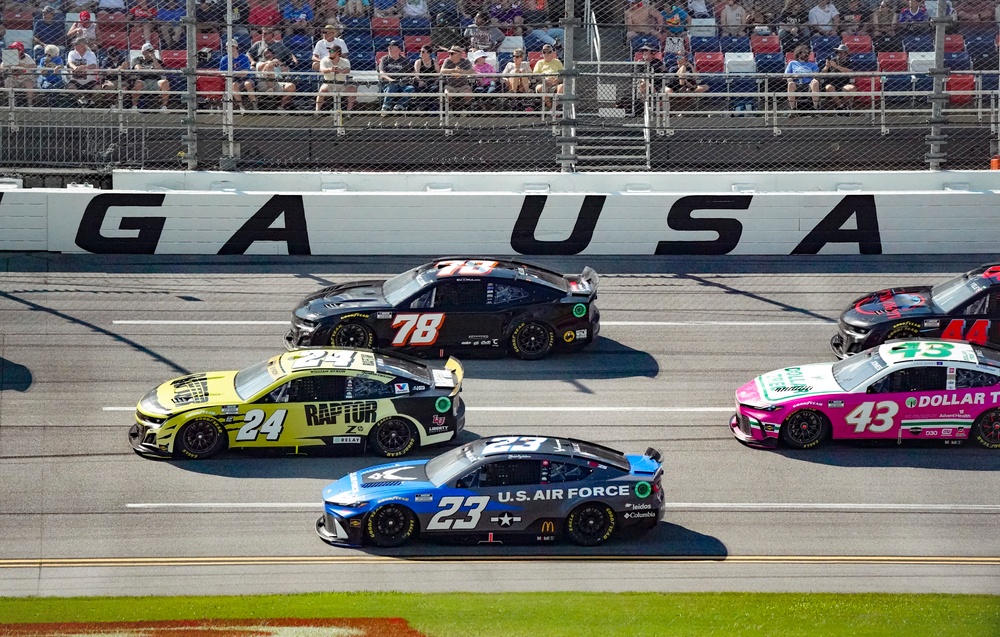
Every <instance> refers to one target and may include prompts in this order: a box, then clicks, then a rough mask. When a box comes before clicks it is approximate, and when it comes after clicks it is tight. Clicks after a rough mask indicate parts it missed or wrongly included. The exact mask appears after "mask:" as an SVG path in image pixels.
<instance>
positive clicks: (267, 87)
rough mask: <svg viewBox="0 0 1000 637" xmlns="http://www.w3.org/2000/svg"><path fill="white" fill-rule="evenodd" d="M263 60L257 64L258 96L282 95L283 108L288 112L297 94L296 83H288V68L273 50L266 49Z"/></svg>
mask: <svg viewBox="0 0 1000 637" xmlns="http://www.w3.org/2000/svg"><path fill="white" fill-rule="evenodd" d="M262 56H263V58H262V59H261V60H260V61H259V62H257V63H256V65H255V68H256V69H257V86H256V89H257V94H258V95H260V94H261V93H264V94H270V95H275V94H277V95H281V104H280V106H281V108H282V109H284V110H288V109H289V108H291V105H292V97H293V96H294V94H295V83H294V82H290V81H286V78H288V77H289V76H288V68H287V67H286V66H285V65H284V64H283V62H282V60H280V59H279V58H278V57H277V56H276V55H275V54H274V51H273V50H272V49H271V48H266V49H264V52H263V53H262Z"/></svg>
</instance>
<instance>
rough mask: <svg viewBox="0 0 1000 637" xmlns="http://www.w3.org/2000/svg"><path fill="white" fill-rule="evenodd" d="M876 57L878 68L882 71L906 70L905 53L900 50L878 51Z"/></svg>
mask: <svg viewBox="0 0 1000 637" xmlns="http://www.w3.org/2000/svg"><path fill="white" fill-rule="evenodd" d="M877 59H878V70H879V71H882V72H884V73H893V72H895V71H906V70H907V60H906V54H905V53H902V52H900V51H891V52H885V53H879V54H878V56H877Z"/></svg>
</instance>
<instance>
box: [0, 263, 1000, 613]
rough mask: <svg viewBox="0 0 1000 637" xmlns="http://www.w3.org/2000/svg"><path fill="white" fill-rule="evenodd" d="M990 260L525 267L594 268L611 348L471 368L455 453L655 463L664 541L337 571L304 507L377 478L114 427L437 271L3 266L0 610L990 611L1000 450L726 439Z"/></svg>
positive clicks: (350, 559)
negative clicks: (513, 443)
mask: <svg viewBox="0 0 1000 637" xmlns="http://www.w3.org/2000/svg"><path fill="white" fill-rule="evenodd" d="M988 260H990V257H989V256H981V257H962V258H961V259H941V258H931V257H917V258H914V257H906V258H900V257H857V256H853V257H849V256H840V257H837V256H819V257H798V258H792V257H788V258H760V257H758V258H745V257H713V258H698V257H688V258H665V257H650V258H638V259H637V258H631V257H630V258H627V259H616V258H583V257H560V258H551V259H536V261H538V262H541V263H545V264H547V265H551V266H554V267H556V268H559V269H562V270H563V271H579V270H580V269H581V268H582V267H583V266H584V265H592V266H593V267H594V268H595V269H596V270H597V271H598V272H599V273H600V275H601V281H600V296H599V300H598V305H599V307H600V308H601V311H602V317H603V320H604V323H605V325H604V327H603V331H602V334H601V338H600V339H599V340H598V342H596V343H595V344H594V345H593V346H591V347H590V348H588V349H587V350H586V351H584V352H583V353H582V354H579V355H572V356H560V357H554V358H550V359H547V360H544V361H539V362H522V361H517V360H514V359H506V360H500V361H496V360H471V359H470V360H466V361H465V364H466V372H467V376H466V382H465V389H464V394H463V396H464V398H465V400H466V402H467V404H468V406H469V412H468V419H467V427H468V433H467V434H466V435H465V437H464V438H463V439H471V438H472V437H474V436H486V435H494V434H501V433H531V434H542V435H546V434H552V435H557V434H558V435H566V436H574V437H578V438H583V439H590V440H594V441H596V442H600V443H604V444H608V445H612V446H615V447H618V448H620V449H623V450H626V451H630V452H641V451H643V450H644V449H645V448H646V447H647V446H649V445H652V446H654V447H656V448H658V449H660V450H661V451H662V452H663V455H664V463H665V471H666V475H665V479H664V487H665V491H666V501H667V503H668V506H667V508H666V510H665V511H664V515H663V517H662V520H661V522H660V524H659V525H658V527H657V528H656V529H655V530H653V531H652V532H650V533H649V534H647V535H645V536H643V537H641V538H638V539H627V540H621V541H616V542H612V543H609V544H608V545H606V546H605V547H602V548H599V549H596V550H582V549H580V548H577V547H574V546H571V545H566V544H560V545H546V546H540V547H539V546H533V545H520V546H515V545H504V546H498V545H481V546H456V545H449V544H434V543H417V544H414V545H412V546H409V547H406V548H403V549H397V550H391V551H384V550H370V549H369V550H350V549H338V548H332V547H329V546H327V545H326V544H324V543H322V542H321V541H320V540H319V539H318V538H317V537H316V535H315V533H314V530H313V524H314V521H315V519H316V518H317V517H318V515H319V513H320V490H321V488H322V487H323V486H324V485H325V484H326V483H328V482H329V481H331V480H333V479H335V478H337V477H339V476H341V475H343V474H344V473H346V472H348V471H352V470H356V469H359V468H361V467H364V466H367V465H370V464H374V463H375V462H376V459H374V458H372V457H350V456H329V455H328V456H322V457H306V456H292V455H283V454H278V455H263V456H260V455H258V456H248V455H246V454H237V453H231V454H226V455H224V456H222V457H219V458H217V459H211V460H207V461H201V462H191V461H187V462H183V461H178V462H172V461H151V460H146V459H143V458H140V457H138V456H136V455H134V454H133V453H132V451H131V448H130V447H129V445H128V442H127V440H126V431H127V429H128V427H129V425H130V424H131V417H132V414H131V410H132V408H133V407H134V405H135V403H136V401H137V400H138V398H139V397H140V396H141V395H142V394H143V393H144V392H145V391H147V390H148V389H150V388H152V387H153V386H155V385H156V384H158V383H160V382H162V381H164V380H167V379H169V378H171V377H174V376H177V375H180V374H182V373H186V372H189V371H207V370H212V369H237V368H241V367H243V366H245V365H248V364H251V363H254V362H257V361H259V360H262V359H264V358H267V357H269V356H271V355H273V354H274V353H276V352H280V351H282V336H283V334H284V331H285V325H284V322H285V321H287V320H288V317H289V312H290V309H291V308H292V307H293V305H294V303H295V302H296V301H297V300H298V299H299V298H300V297H301V296H302V295H304V294H306V293H308V292H310V291H312V290H314V289H316V288H318V287H320V286H323V285H327V284H330V283H333V282H341V281H347V280H350V279H353V278H357V277H358V276H366V277H367V276H368V275H373V274H385V275H388V274H392V273H395V272H398V271H401V270H402V269H405V268H407V267H411V266H413V265H416V264H419V263H421V262H423V261H426V259H422V258H420V257H416V258H392V259H384V258H383V259H377V258H372V259H348V258H341V259H336V258H329V257H327V258H287V257H286V258H274V257H233V258H229V257H227V258H221V257H165V256H158V257H124V256H122V257H94V256H61V255H45V254H10V253H8V254H0V371H2V375H0V595H15V596H23V595H107V594H121V595H140V594H169V595H172V594H209V593H234V594H250V593H271V592H304V591H351V590H375V591H386V590H400V591H427V592H430V591H486V592H488V591H535V590H549V591H553V590H604V591H624V590H639V591H645V590H657V591H689V590H695V591H715V590H735V591H761V592H770V591H850V592H853V591H885V592H968V593H1000V549H998V548H997V547H998V545H997V542H996V537H997V529H998V528H1000V497H998V494H1000V488H998V487H1000V453H996V452H991V451H988V450H985V449H982V448H979V447H978V446H976V445H974V444H973V443H966V444H965V445H963V446H960V447H943V446H906V447H902V448H900V447H897V446H896V445H895V444H884V445H864V444H862V445H859V444H832V445H829V446H828V447H826V448H821V449H817V450H811V451H788V450H784V451H782V450H779V451H761V450H754V449H749V448H747V447H744V446H742V445H741V444H739V443H738V442H737V441H736V440H735V439H734V438H733V437H732V436H731V435H730V433H729V429H728V427H727V422H728V418H729V416H730V413H731V408H732V403H733V392H734V390H735V389H736V387H737V386H738V385H740V384H741V383H743V382H745V381H747V380H749V379H750V378H752V377H753V376H754V375H756V374H758V373H761V372H764V371H767V370H770V369H774V368H777V367H784V366H788V365H792V364H797V363H803V362H814V361H820V360H829V359H830V358H831V356H830V353H829V349H828V340H829V337H830V336H831V334H832V333H833V330H834V326H833V319H835V317H836V316H837V314H838V313H839V311H840V310H841V309H842V308H843V307H845V306H846V305H847V304H848V303H849V302H850V301H851V300H852V299H854V298H856V297H857V296H859V295H861V294H862V293H865V292H868V291H872V290H875V289H878V288H882V287H886V286H889V285H899V284H907V283H922V282H937V281H940V280H943V279H944V278H945V277H946V276H949V275H951V274H953V273H956V272H959V271H962V270H965V269H967V268H970V267H973V266H975V265H978V264H979V263H982V262H984V261H988ZM219 321H222V322H226V321H240V322H242V323H240V324H227V323H219ZM434 453H435V451H432V450H428V451H425V452H423V453H422V454H421V455H424V456H429V455H433V454H434Z"/></svg>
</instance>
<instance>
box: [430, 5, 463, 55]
mask: <svg viewBox="0 0 1000 637" xmlns="http://www.w3.org/2000/svg"><path fill="white" fill-rule="evenodd" d="M431 41H432V42H434V43H435V44H436V45H437V46H439V47H441V48H442V49H444V50H448V49H450V48H451V47H453V46H465V41H466V40H465V36H464V35H463V34H462V29H461V28H459V26H458V16H457V15H456V14H454V13H453V12H450V11H449V12H444V11H442V12H441V13H438V14H437V15H436V16H434V24H433V25H431Z"/></svg>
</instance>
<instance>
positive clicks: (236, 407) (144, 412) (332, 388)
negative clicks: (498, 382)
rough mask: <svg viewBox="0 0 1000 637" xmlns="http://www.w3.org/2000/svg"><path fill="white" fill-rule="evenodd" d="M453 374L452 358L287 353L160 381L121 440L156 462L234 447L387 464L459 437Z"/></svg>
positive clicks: (458, 378)
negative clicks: (358, 456)
mask: <svg viewBox="0 0 1000 637" xmlns="http://www.w3.org/2000/svg"><path fill="white" fill-rule="evenodd" d="M463 376H464V370H463V369H462V365H461V363H459V362H458V361H457V360H456V359H454V358H451V359H449V360H448V361H447V362H445V363H444V364H441V363H434V364H428V363H426V362H424V361H420V360H416V359H412V358H410V357H408V356H405V357H404V356H390V355H388V354H377V353H373V352H370V351H360V350H353V349H334V348H313V349H300V350H294V351H291V352H285V353H283V354H279V355H278V356H275V357H273V358H270V359H268V360H266V361H263V362H260V363H257V364H256V365H252V366H250V367H248V368H246V369H244V370H242V371H239V372H235V371H230V372H207V373H203V374H191V375H188V376H183V377H181V378H176V379H174V380H171V381H168V382H166V383H163V384H162V385H160V386H159V387H157V388H156V389H154V390H152V391H150V392H149V393H148V394H146V395H145V396H143V398H142V400H140V401H139V404H138V406H137V407H136V412H135V421H136V423H135V424H134V425H133V426H132V428H131V429H130V430H129V434H128V438H129V442H130V443H131V444H132V447H133V448H134V449H135V451H136V452H137V453H138V454H140V455H143V456H150V457H161V458H169V457H178V458H195V459H199V458H208V457H209V456H213V455H215V454H217V453H219V452H220V451H222V450H224V449H226V448H237V447H249V448H259V447H293V448H296V449H298V450H308V449H309V448H316V447H323V448H338V449H339V448H346V449H347V450H355V449H357V450H360V449H361V448H364V447H367V449H368V450H370V451H371V452H373V453H375V454H378V455H381V456H385V457H389V458H394V457H398V456H402V455H405V454H406V453H408V452H409V451H410V450H412V449H413V448H414V447H416V446H418V445H419V446H425V445H433V444H437V443H440V442H446V441H448V440H451V439H452V438H454V437H455V436H456V435H457V434H458V432H460V431H462V429H463V427H464V426H465V405H464V402H463V401H462V399H461V398H460V397H459V392H461V390H462V378H463Z"/></svg>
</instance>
